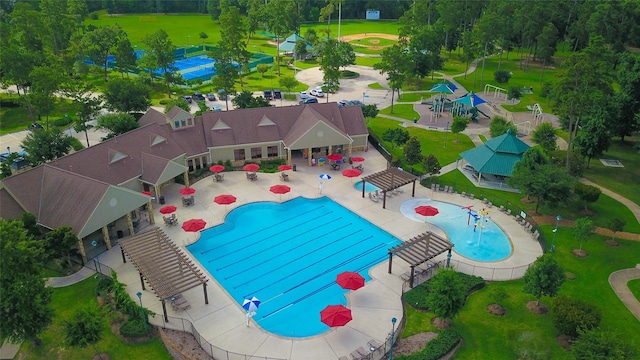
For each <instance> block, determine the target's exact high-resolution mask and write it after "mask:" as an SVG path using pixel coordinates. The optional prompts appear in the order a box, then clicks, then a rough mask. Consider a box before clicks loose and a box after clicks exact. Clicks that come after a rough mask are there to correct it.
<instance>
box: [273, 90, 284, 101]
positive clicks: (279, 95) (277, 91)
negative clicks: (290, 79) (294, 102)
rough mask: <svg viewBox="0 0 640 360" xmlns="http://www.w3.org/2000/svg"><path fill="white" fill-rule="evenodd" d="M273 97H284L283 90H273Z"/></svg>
mask: <svg viewBox="0 0 640 360" xmlns="http://www.w3.org/2000/svg"><path fill="white" fill-rule="evenodd" d="M273 98H274V99H282V91H280V89H275V90H273Z"/></svg>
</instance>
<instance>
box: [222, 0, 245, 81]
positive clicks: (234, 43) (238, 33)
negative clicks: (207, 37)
mask: <svg viewBox="0 0 640 360" xmlns="http://www.w3.org/2000/svg"><path fill="white" fill-rule="evenodd" d="M221 10H222V11H221V13H220V34H221V35H222V37H221V40H220V41H219V42H218V46H219V47H220V48H221V49H222V51H224V52H226V53H227V54H228V56H229V57H230V58H231V59H232V60H235V62H236V63H237V64H238V69H239V71H238V73H239V75H240V77H239V78H240V86H241V87H242V86H244V85H243V82H242V81H243V80H242V72H243V71H245V70H247V68H248V67H249V59H250V58H251V54H250V53H249V52H248V51H247V43H246V41H245V40H244V39H245V38H246V36H247V31H246V26H245V23H244V17H243V16H241V15H240V10H239V9H238V8H237V7H235V6H225V7H222V8H221Z"/></svg>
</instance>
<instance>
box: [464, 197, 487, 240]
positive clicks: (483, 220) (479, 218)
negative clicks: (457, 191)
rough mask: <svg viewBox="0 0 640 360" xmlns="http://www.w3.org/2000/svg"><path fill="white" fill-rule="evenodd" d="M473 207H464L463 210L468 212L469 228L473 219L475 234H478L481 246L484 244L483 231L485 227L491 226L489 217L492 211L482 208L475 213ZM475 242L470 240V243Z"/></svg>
mask: <svg viewBox="0 0 640 360" xmlns="http://www.w3.org/2000/svg"><path fill="white" fill-rule="evenodd" d="M472 207H473V205H469V206H463V207H462V209H464V210H467V215H468V217H467V226H470V225H471V218H473V232H478V244H477V246H480V244H481V242H482V231H483V230H484V228H485V226H489V225H491V223H490V222H489V221H490V220H491V217H490V216H489V213H490V212H491V211H490V210H487V209H485V208H482V209H481V210H480V211H474V210H473V209H471V208H472ZM472 242H473V240H469V241H468V243H469V244H470V243H472Z"/></svg>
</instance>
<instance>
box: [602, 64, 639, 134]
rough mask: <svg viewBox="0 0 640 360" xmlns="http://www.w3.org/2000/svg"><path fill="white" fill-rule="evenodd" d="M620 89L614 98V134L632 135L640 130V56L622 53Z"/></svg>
mask: <svg viewBox="0 0 640 360" xmlns="http://www.w3.org/2000/svg"><path fill="white" fill-rule="evenodd" d="M616 78H617V80H618V84H620V90H619V91H618V92H617V93H616V94H615V99H614V100H613V106H614V111H613V112H612V115H613V116H612V119H611V120H613V124H610V125H609V127H610V129H611V133H612V135H615V136H619V137H620V139H621V140H622V142H624V138H625V136H631V135H632V134H633V133H634V132H636V131H638V130H640V56H638V55H632V54H631V53H624V54H622V55H621V59H620V64H619V66H618V73H617V77H616Z"/></svg>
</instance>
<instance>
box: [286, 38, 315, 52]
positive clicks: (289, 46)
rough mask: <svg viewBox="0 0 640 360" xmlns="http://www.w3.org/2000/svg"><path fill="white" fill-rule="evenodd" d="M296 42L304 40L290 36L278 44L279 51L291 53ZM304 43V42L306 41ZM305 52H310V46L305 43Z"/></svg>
mask: <svg viewBox="0 0 640 360" xmlns="http://www.w3.org/2000/svg"><path fill="white" fill-rule="evenodd" d="M298 40H304V38H303V37H302V36H300V35H298V34H292V35H291V36H289V37H288V38H286V39H285V40H284V41H283V42H282V43H281V44H280V51H286V52H290V51H293V50H294V49H295V47H296V43H297V42H298ZM304 41H305V42H306V40H304ZM307 50H311V45H309V42H307Z"/></svg>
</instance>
